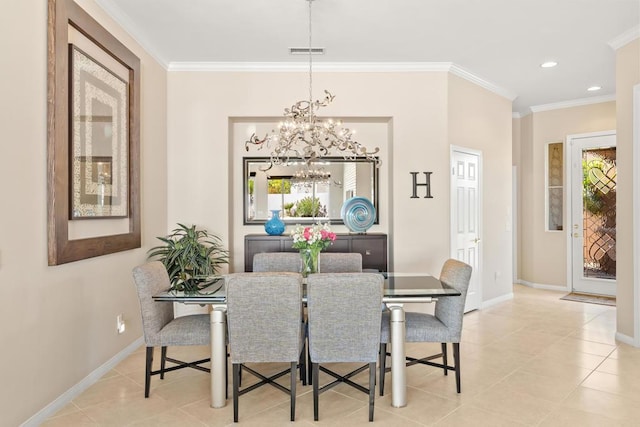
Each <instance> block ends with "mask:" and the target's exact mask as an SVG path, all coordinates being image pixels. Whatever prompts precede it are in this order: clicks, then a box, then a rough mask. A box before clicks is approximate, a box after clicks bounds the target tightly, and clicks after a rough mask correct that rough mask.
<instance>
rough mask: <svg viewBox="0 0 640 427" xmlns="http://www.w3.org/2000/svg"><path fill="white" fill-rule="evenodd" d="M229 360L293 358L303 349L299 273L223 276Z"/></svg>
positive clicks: (285, 359)
mask: <svg viewBox="0 0 640 427" xmlns="http://www.w3.org/2000/svg"><path fill="white" fill-rule="evenodd" d="M226 286H227V323H228V328H229V329H228V330H229V348H230V357H231V362H232V363H249V362H296V361H297V360H298V358H299V357H300V352H301V349H302V338H303V335H302V318H301V313H302V276H301V275H300V274H299V273H236V274H230V275H228V276H227V277H226Z"/></svg>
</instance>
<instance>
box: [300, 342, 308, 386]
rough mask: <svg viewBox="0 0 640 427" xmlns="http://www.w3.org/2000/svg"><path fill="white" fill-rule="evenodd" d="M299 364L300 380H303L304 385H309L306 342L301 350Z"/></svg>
mask: <svg viewBox="0 0 640 427" xmlns="http://www.w3.org/2000/svg"><path fill="white" fill-rule="evenodd" d="M298 365H299V366H300V380H301V381H302V385H307V382H308V378H307V350H306V346H305V344H304V342H303V343H302V351H301V352H300V359H299V360H298Z"/></svg>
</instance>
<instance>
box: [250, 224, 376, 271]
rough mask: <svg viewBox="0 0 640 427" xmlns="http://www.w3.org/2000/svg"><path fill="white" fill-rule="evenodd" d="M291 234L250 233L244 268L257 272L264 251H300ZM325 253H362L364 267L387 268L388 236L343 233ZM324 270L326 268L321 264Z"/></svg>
mask: <svg viewBox="0 0 640 427" xmlns="http://www.w3.org/2000/svg"><path fill="white" fill-rule="evenodd" d="M292 244H293V239H292V238H291V236H289V235H286V234H284V235H282V236H270V235H268V234H247V235H246V236H244V271H253V255H255V254H257V253H260V252H298V249H294V248H292V247H291V245H292ZM325 252H359V253H361V254H362V268H363V269H364V270H375V271H388V270H387V268H388V267H387V235H386V234H383V233H367V234H346V233H339V234H338V235H337V238H336V240H335V242H333V244H332V245H331V246H329V247H328V248H327V249H325ZM320 271H322V267H320Z"/></svg>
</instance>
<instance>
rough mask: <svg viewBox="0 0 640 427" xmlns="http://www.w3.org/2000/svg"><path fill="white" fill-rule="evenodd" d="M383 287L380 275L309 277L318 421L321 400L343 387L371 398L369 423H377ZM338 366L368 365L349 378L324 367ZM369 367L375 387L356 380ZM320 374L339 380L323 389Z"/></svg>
mask: <svg viewBox="0 0 640 427" xmlns="http://www.w3.org/2000/svg"><path fill="white" fill-rule="evenodd" d="M383 285H384V278H383V277H382V276H381V275H379V274H375V273H342V274H332V273H319V274H312V275H309V277H307V306H308V316H309V320H308V322H309V336H308V342H309V350H310V353H309V354H310V361H311V364H312V367H313V378H312V381H311V382H312V383H313V417H314V420H315V421H318V413H319V409H318V396H319V395H320V393H322V392H324V391H326V390H328V389H330V388H331V387H333V386H335V385H337V384H339V383H345V384H348V385H350V386H352V387H354V388H356V389H358V390H360V391H362V392H364V393H367V394H368V395H369V421H373V405H374V397H375V372H376V361H377V359H378V348H379V342H380V322H381V316H382V312H381V310H380V305H381V304H382V287H383ZM338 362H355V363H365V365H364V366H362V367H360V368H358V369H356V370H354V371H352V372H349V373H347V374H345V375H339V374H337V373H336V372H333V371H331V370H329V369H327V368H326V367H325V366H321V365H323V364H326V363H338ZM367 367H368V368H369V388H365V387H363V386H362V385H360V384H358V383H355V382H353V381H352V380H351V379H350V378H351V377H353V376H354V375H356V374H358V373H360V372H362V371H364V370H366V369H367ZM334 369H335V368H334ZM320 371H322V372H325V373H327V374H329V375H330V376H332V377H333V378H335V380H334V381H332V382H331V383H328V384H325V385H323V386H322V387H320V384H319V378H318V377H319V372H320Z"/></svg>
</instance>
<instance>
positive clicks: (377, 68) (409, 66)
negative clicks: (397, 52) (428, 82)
mask: <svg viewBox="0 0 640 427" xmlns="http://www.w3.org/2000/svg"><path fill="white" fill-rule="evenodd" d="M168 70H169V71H209V72H308V71H309V63H308V62H171V63H169V66H168ZM313 70H314V71H318V72H335V73H411V72H449V73H451V74H453V75H456V76H458V77H461V78H463V79H465V80H468V81H470V82H471V83H474V84H476V85H478V86H480V87H483V88H485V89H487V90H488V91H490V92H493V93H495V94H497V95H500V96H502V97H504V98H507V99H509V100H510V101H513V100H514V99H515V98H516V96H517V95H515V94H513V93H512V92H510V91H508V90H506V89H504V88H502V87H500V86H498V85H496V84H494V83H492V82H490V81H488V80H485V79H482V78H480V77H478V76H476V75H475V74H473V73H471V72H469V71H467V70H465V69H464V68H462V67H460V66H458V65H456V64H453V63H451V62H314V63H313Z"/></svg>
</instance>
